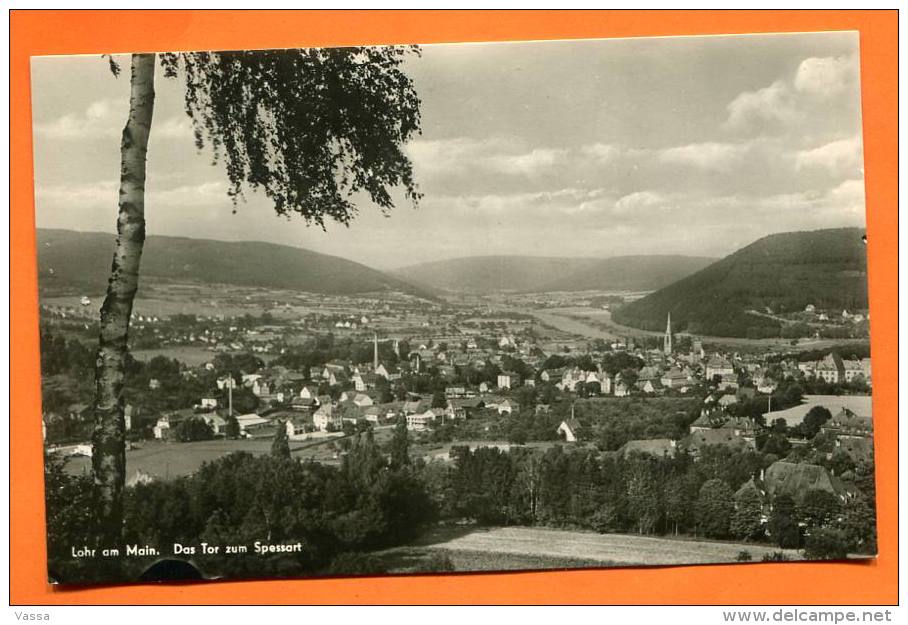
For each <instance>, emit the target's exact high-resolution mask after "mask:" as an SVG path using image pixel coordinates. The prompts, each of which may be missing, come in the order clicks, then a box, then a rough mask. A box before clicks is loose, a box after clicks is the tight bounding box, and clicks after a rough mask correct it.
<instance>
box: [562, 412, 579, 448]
mask: <svg viewBox="0 0 908 625" xmlns="http://www.w3.org/2000/svg"><path fill="white" fill-rule="evenodd" d="M557 431H558V435H559V436H560V437H562V438H563V439H564V440H565V441H567V442H568V443H576V442H577V441H578V440H579V439H580V436H579V432H580V422H579V421H577V419H574V418H571V419H565V420H564V421H562V422H561V425H559V426H558V430H557Z"/></svg>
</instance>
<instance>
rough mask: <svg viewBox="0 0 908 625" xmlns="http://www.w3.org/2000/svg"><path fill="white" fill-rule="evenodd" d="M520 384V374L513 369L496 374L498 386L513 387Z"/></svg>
mask: <svg viewBox="0 0 908 625" xmlns="http://www.w3.org/2000/svg"><path fill="white" fill-rule="evenodd" d="M517 386H520V376H519V375H517V374H516V373H514V372H513V371H503V372H502V373H499V374H498V388H515V387H517Z"/></svg>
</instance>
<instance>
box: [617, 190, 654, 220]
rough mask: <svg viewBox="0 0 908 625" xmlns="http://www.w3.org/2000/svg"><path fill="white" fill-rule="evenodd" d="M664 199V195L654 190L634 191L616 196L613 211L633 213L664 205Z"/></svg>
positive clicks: (619, 213) (622, 213) (626, 213)
mask: <svg viewBox="0 0 908 625" xmlns="http://www.w3.org/2000/svg"><path fill="white" fill-rule="evenodd" d="M666 199H667V198H666V196H665V195H663V194H661V193H656V192H654V191H635V192H634V193H629V194H628V195H625V196H622V197H620V198H618V200H617V201H616V202H615V208H614V211H613V212H614V213H615V214H616V215H635V214H639V213H640V212H641V211H647V210H652V209H653V208H656V207H663V206H665V204H666ZM641 217H642V216H641Z"/></svg>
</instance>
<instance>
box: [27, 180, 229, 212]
mask: <svg viewBox="0 0 908 625" xmlns="http://www.w3.org/2000/svg"><path fill="white" fill-rule="evenodd" d="M119 189H120V183H119V181H117V180H101V181H98V182H92V183H86V184H71V185H38V186H37V188H36V191H35V199H36V200H37V204H38V207H39V209H42V210H44V209H56V208H60V209H63V208H66V209H68V210H72V211H79V210H94V209H99V208H103V209H108V208H109V209H110V210H111V211H112V212H111V214H115V213H116V206H117V201H118V197H119ZM145 206H146V208H147V209H148V210H160V208H164V207H166V208H174V209H178V210H182V209H185V208H193V207H204V206H216V207H218V208H221V207H227V206H230V198H229V197H228V196H227V184H226V183H224V182H220V181H216V182H202V183H199V184H194V185H180V186H176V187H173V188H170V189H160V190H157V189H155V190H151V189H149V190H147V191H146V192H145Z"/></svg>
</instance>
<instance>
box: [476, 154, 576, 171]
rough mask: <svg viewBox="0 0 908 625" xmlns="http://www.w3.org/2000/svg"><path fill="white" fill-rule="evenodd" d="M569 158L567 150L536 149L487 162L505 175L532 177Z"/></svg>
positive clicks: (489, 159)
mask: <svg viewBox="0 0 908 625" xmlns="http://www.w3.org/2000/svg"><path fill="white" fill-rule="evenodd" d="M567 156H568V151H567V150H559V149H550V148H536V149H534V150H530V151H529V152H525V153H522V154H501V155H495V156H490V157H488V158H487V159H485V162H486V164H487V166H489V167H491V168H492V169H494V170H496V171H499V172H501V173H504V174H512V175H523V176H532V175H536V174H539V173H541V172H543V171H545V170H546V169H550V168H552V167H554V166H555V165H558V164H561V163H563V162H564V161H565V160H566V159H567Z"/></svg>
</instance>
